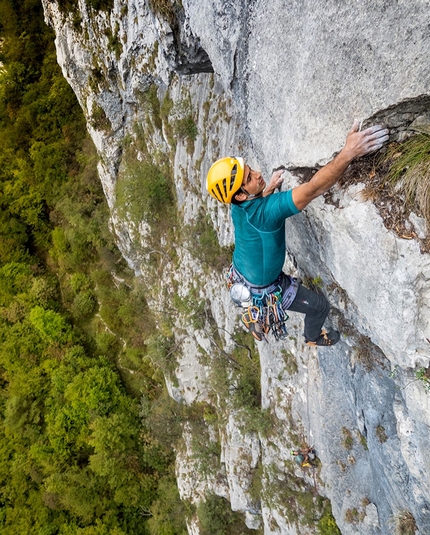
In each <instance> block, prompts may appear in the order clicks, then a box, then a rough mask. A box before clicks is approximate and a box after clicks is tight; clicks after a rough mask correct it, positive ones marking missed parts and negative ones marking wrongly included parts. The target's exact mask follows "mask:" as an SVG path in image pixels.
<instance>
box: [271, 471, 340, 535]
mask: <svg viewBox="0 0 430 535" xmlns="http://www.w3.org/2000/svg"><path fill="white" fill-rule="evenodd" d="M262 499H263V500H264V502H265V503H266V504H267V506H269V507H276V508H277V509H279V510H280V511H283V512H284V513H285V517H286V518H288V521H289V523H291V524H294V525H295V526H296V528H297V532H298V533H301V532H302V531H303V532H305V531H307V530H305V529H303V530H301V527H302V526H311V527H314V526H316V527H317V529H318V530H319V532H320V533H322V534H323V535H338V534H339V533H340V532H339V531H338V530H337V526H336V521H335V519H334V518H333V515H332V512H331V504H330V501H329V500H327V499H326V498H323V497H322V496H320V495H318V494H317V493H316V492H315V488H314V487H311V486H310V485H309V484H308V483H307V482H306V481H305V480H304V479H302V478H300V477H298V476H296V475H295V464H294V462H293V461H287V462H286V463H285V466H284V470H282V471H281V470H280V468H279V467H278V466H275V465H271V466H265V467H264V471H263V492H262ZM331 528H333V529H332V531H330V529H331ZM336 530H337V531H336Z"/></svg>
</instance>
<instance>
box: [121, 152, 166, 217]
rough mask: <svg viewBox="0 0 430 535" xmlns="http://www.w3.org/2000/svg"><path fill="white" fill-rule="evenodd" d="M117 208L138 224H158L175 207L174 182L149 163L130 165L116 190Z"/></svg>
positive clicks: (131, 163)
mask: <svg viewBox="0 0 430 535" xmlns="http://www.w3.org/2000/svg"><path fill="white" fill-rule="evenodd" d="M116 202H117V205H116V206H117V209H118V210H119V212H120V213H121V214H123V215H125V214H129V215H130V216H131V218H132V220H133V221H135V222H136V223H138V222H140V221H142V220H143V219H149V220H150V221H157V220H159V219H161V218H162V217H163V215H166V213H167V212H168V211H169V209H171V207H172V205H173V192H172V187H171V181H170V179H169V178H168V177H167V176H166V173H165V172H163V170H162V169H161V168H160V167H158V166H156V165H154V164H150V163H141V162H139V161H134V162H130V163H129V164H128V165H127V167H126V169H125V170H124V172H123V173H122V174H121V176H120V178H119V180H118V182H117V187H116Z"/></svg>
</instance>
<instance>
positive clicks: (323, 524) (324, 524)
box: [317, 500, 341, 535]
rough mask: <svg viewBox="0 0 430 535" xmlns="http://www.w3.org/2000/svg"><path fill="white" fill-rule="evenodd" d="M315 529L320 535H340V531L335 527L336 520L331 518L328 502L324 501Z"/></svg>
mask: <svg viewBox="0 0 430 535" xmlns="http://www.w3.org/2000/svg"><path fill="white" fill-rule="evenodd" d="M317 528H318V533H319V534H320V535H341V531H340V529H339V528H338V527H337V524H336V520H335V519H334V517H333V513H332V510H331V503H330V502H329V501H328V500H327V501H326V504H325V507H324V511H323V514H322V516H321V518H320V520H319V521H318V524H317Z"/></svg>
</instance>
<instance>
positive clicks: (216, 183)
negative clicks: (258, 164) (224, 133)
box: [206, 156, 245, 203]
mask: <svg viewBox="0 0 430 535" xmlns="http://www.w3.org/2000/svg"><path fill="white" fill-rule="evenodd" d="M244 171H245V163H244V161H243V158H234V157H233V156H228V157H227V158H221V159H220V160H217V161H216V162H215V163H214V164H213V165H212V167H211V168H210V169H209V172H208V176H207V177H206V188H207V190H208V192H209V193H210V194H211V195H212V197H213V198H214V199H216V200H217V201H220V202H223V203H230V202H231V200H232V198H233V195H234V194H235V193H236V192H237V191H238V190H239V189H240V186H241V185H242V181H243V174H244Z"/></svg>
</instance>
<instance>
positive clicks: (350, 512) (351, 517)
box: [345, 507, 360, 524]
mask: <svg viewBox="0 0 430 535" xmlns="http://www.w3.org/2000/svg"><path fill="white" fill-rule="evenodd" d="M359 520H360V513H359V512H358V509H357V508H356V507H353V508H352V509H347V510H346V511H345V522H348V524H356V523H357V522H359Z"/></svg>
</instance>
